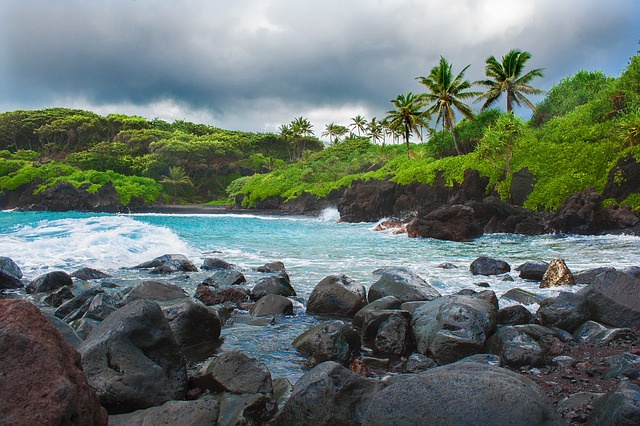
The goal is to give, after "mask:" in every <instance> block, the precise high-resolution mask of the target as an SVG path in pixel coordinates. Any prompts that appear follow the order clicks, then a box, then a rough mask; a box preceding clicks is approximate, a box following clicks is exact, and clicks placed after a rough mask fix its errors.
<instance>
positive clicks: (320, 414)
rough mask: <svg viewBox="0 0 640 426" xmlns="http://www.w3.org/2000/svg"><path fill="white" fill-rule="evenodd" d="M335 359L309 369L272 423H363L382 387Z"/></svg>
mask: <svg viewBox="0 0 640 426" xmlns="http://www.w3.org/2000/svg"><path fill="white" fill-rule="evenodd" d="M382 387H383V384H382V383H381V382H379V381H377V380H373V379H366V378H364V377H362V376H360V375H358V374H355V373H353V372H352V371H350V370H348V369H347V368H345V367H343V366H341V365H340V364H337V363H335V362H324V363H322V364H320V365H318V366H316V367H315V368H313V369H312V370H310V371H308V372H306V373H305V374H304V375H303V376H302V377H301V378H300V379H298V381H297V382H296V383H295V385H294V387H293V392H292V393H291V396H290V397H289V399H288V400H287V402H286V403H285V405H284V407H283V408H282V410H281V411H280V412H279V413H278V415H277V416H276V418H275V419H274V420H273V422H272V423H271V424H272V425H274V426H290V425H318V426H321V425H326V426H333V425H336V424H341V425H359V424H366V423H363V415H364V413H365V411H366V409H367V407H368V406H369V404H370V401H371V399H372V398H373V396H374V395H375V394H376V393H377V392H378V391H379V390H380V389H382Z"/></svg>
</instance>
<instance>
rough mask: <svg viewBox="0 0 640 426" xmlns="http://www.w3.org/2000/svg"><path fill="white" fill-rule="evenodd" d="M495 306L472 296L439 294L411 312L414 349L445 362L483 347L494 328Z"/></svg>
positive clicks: (495, 320) (455, 359) (470, 353)
mask: <svg viewBox="0 0 640 426" xmlns="http://www.w3.org/2000/svg"><path fill="white" fill-rule="evenodd" d="M497 316H498V310H497V308H496V306H495V305H493V304H492V303H489V302H487V301H486V300H483V299H482V298H479V297H474V296H463V295H454V296H443V297H440V298H438V299H435V300H432V301H429V302H426V303H425V304H423V305H422V306H419V307H418V308H417V309H416V310H415V311H414V312H413V319H412V320H411V328H412V330H413V337H414V339H415V342H416V346H417V349H418V352H420V353H422V354H425V355H429V356H431V357H433V358H434V359H435V360H436V361H437V362H438V363H439V364H447V363H451V362H454V361H457V360H459V359H462V358H464V357H466V356H469V355H473V354H476V353H479V352H481V351H482V350H483V348H484V345H485V342H486V340H487V338H488V337H489V336H490V335H491V333H492V332H493V330H494V329H495V327H496V323H497Z"/></svg>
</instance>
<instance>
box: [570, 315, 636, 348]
mask: <svg viewBox="0 0 640 426" xmlns="http://www.w3.org/2000/svg"><path fill="white" fill-rule="evenodd" d="M573 335H574V337H575V338H576V340H578V341H580V342H587V343H591V344H593V345H596V346H605V345H608V344H609V343H611V342H614V341H621V340H623V341H629V342H631V343H636V342H637V341H638V334H637V333H636V332H635V331H633V330H632V329H630V328H626V327H625V328H616V327H607V326H606V325H604V324H600V323H598V322H595V321H587V322H585V323H584V324H582V325H581V326H580V327H579V328H578V329H577V330H576V331H575V332H574V333H573Z"/></svg>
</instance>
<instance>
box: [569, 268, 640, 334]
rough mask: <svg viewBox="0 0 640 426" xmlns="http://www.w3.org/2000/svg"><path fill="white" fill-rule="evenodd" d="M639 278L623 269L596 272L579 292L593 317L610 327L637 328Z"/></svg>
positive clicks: (639, 292) (639, 298) (639, 307)
mask: <svg viewBox="0 0 640 426" xmlns="http://www.w3.org/2000/svg"><path fill="white" fill-rule="evenodd" d="M639 289H640V279H639V278H634V277H632V276H630V275H628V274H625V273H624V272H620V271H613V272H605V273H603V274H600V275H598V276H597V277H596V278H595V279H594V280H593V283H592V284H590V285H588V286H587V287H585V288H583V289H582V290H580V291H579V294H581V295H583V296H585V297H586V298H587V299H588V300H589V303H590V305H591V317H592V319H593V320H595V321H598V322H601V323H604V324H608V325H612V326H614V327H640V291H638V290H639Z"/></svg>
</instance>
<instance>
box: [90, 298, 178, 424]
mask: <svg viewBox="0 0 640 426" xmlns="http://www.w3.org/2000/svg"><path fill="white" fill-rule="evenodd" d="M79 350H80V353H81V354H82V367H83V370H84V373H85V375H86V376H87V379H88V381H89V384H90V385H91V386H92V387H93V388H94V389H95V390H96V392H97V394H98V396H99V397H100V401H101V403H102V405H103V406H104V407H105V408H106V409H107V410H108V411H109V413H110V414H119V413H125V412H130V411H135V410H139V409H143V408H149V407H152V406H156V405H162V404H164V403H165V402H167V401H170V400H176V399H184V397H185V395H186V390H187V371H186V365H185V361H184V358H183V357H182V353H181V352H180V348H179V346H178V344H177V343H176V340H175V338H174V336H173V333H172V332H171V328H170V326H169V321H168V320H167V319H166V318H165V316H164V314H163V313H162V310H161V309H160V306H159V305H158V304H157V303H156V302H154V301H151V300H144V299H143V300H136V301H134V302H131V303H129V304H127V305H125V306H124V307H122V308H120V309H118V310H117V311H115V312H114V313H112V314H111V315H109V316H108V317H107V318H106V319H105V320H104V321H102V322H101V323H100V324H99V325H98V326H97V327H96V328H95V329H94V331H93V332H92V333H91V335H90V336H89V338H88V339H87V340H86V341H85V342H84V343H83V344H82V345H81V346H80V348H79Z"/></svg>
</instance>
